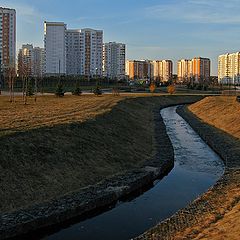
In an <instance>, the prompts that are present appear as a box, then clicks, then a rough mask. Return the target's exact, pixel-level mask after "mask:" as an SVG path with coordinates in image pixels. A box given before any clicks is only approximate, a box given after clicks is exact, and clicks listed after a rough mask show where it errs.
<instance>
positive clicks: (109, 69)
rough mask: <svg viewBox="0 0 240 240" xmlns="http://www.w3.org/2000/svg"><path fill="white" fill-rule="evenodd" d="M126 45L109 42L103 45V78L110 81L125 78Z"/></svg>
mask: <svg viewBox="0 0 240 240" xmlns="http://www.w3.org/2000/svg"><path fill="white" fill-rule="evenodd" d="M125 61H126V45H125V44H123V43H116V42H109V43H104V45H103V76H104V77H107V78H110V79H124V78H125Z"/></svg>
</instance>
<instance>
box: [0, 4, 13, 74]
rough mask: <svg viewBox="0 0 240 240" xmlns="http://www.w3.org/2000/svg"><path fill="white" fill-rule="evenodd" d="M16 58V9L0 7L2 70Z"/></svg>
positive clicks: (0, 66) (0, 65)
mask: <svg viewBox="0 0 240 240" xmlns="http://www.w3.org/2000/svg"><path fill="white" fill-rule="evenodd" d="M15 59H16V11H15V9H9V8H2V7H0V71H4V69H5V68H7V67H9V66H11V67H14V68H15V62H16V61H15Z"/></svg>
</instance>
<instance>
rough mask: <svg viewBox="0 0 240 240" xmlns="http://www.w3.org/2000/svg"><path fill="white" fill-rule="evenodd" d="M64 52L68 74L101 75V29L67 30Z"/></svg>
mask: <svg viewBox="0 0 240 240" xmlns="http://www.w3.org/2000/svg"><path fill="white" fill-rule="evenodd" d="M66 53H67V64H66V72H67V74H68V75H84V76H89V77H94V76H102V58H103V31H102V30H94V29H90V28H85V29H77V30H71V29H69V30H67V31H66Z"/></svg>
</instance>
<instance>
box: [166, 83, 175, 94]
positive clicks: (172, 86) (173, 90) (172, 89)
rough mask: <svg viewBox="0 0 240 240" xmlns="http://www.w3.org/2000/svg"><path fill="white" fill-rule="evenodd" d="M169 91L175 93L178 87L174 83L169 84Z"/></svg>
mask: <svg viewBox="0 0 240 240" xmlns="http://www.w3.org/2000/svg"><path fill="white" fill-rule="evenodd" d="M167 91H168V93H170V94H173V93H175V91H176V88H175V86H174V85H173V84H172V85H169V86H168V87H167Z"/></svg>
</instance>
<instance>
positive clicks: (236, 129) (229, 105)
mask: <svg viewBox="0 0 240 240" xmlns="http://www.w3.org/2000/svg"><path fill="white" fill-rule="evenodd" d="M189 109H190V110H191V111H192V112H193V113H194V114H196V115H197V116H198V117H199V118H201V119H202V120H203V121H205V122H207V123H209V124H211V125H213V126H215V127H217V128H220V129H222V130H224V131H225V132H227V133H230V134H231V135H233V136H235V137H237V138H240V122H239V119H240V103H239V102H237V101H236V97H226V96H220V97H207V98H205V99H203V100H202V101H200V102H198V103H195V104H193V105H191V106H190V107H189Z"/></svg>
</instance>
